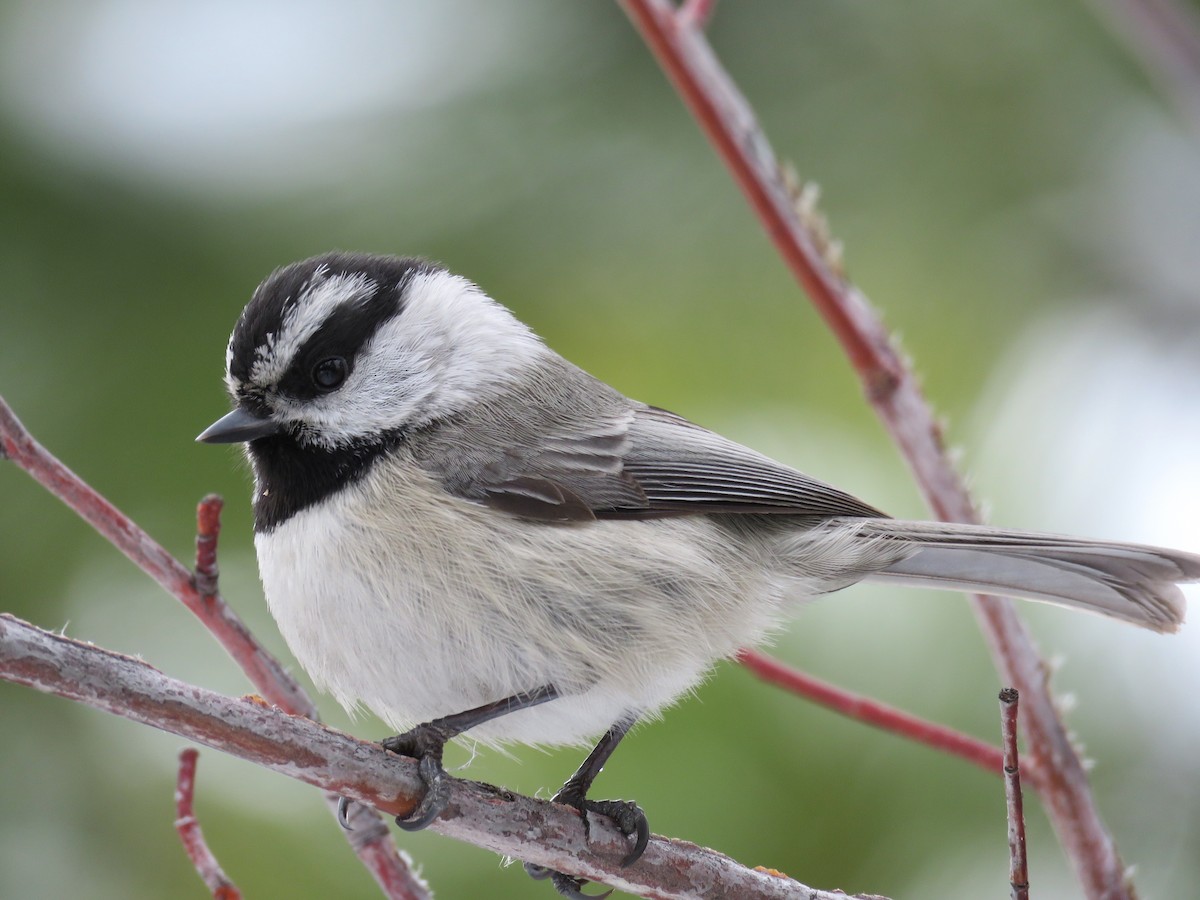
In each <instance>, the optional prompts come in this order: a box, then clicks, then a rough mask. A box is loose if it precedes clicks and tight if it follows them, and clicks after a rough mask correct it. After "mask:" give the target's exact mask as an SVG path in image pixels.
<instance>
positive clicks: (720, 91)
mask: <svg viewBox="0 0 1200 900" xmlns="http://www.w3.org/2000/svg"><path fill="white" fill-rule="evenodd" d="M620 2H621V4H622V5H623V6H624V8H625V10H626V12H627V13H628V14H629V16H630V18H631V19H632V20H633V22H634V24H635V25H636V26H637V28H638V30H639V31H640V32H641V34H642V36H643V38H644V39H645V41H646V43H647V45H648V46H649V47H650V49H651V51H652V52H653V53H654V55H655V57H656V58H657V59H658V61H659V63H660V64H661V65H662V67H663V69H664V71H665V72H666V74H667V76H668V77H669V79H670V80H671V82H672V84H674V86H675V88H676V90H677V91H678V92H679V94H680V96H681V97H682V98H683V100H684V102H685V103H686V104H687V106H688V108H689V109H690V110H691V111H692V113H693V115H694V116H695V117H696V119H697V121H698V122H699V124H700V126H701V128H702V129H703V130H704V132H705V134H707V135H708V137H709V139H710V140H711V141H712V143H713V145H714V146H715V147H716V150H717V152H718V153H719V154H720V156H721V158H722V160H723V161H724V162H725V164H726V166H727V167H728V168H729V170H730V172H731V173H732V174H733V176H734V178H735V180H736V181H737V183H738V184H739V186H740V187H741V188H742V190H743V192H744V193H745V194H746V197H747V199H748V200H749V202H750V204H751V206H752V207H753V208H754V210H755V212H756V213H757V214H758V216H759V218H760V219H761V220H762V223H763V225H764V227H765V228H766V230H767V233H768V235H769V236H770V237H771V239H772V241H773V242H774V243H775V246H776V248H777V249H778V251H779V253H780V255H781V256H782V258H783V260H784V262H785V263H786V264H787V265H788V267H789V268H790V269H791V270H792V272H793V274H794V275H795V277H796V278H797V280H798V281H799V282H800V284H801V285H802V286H803V287H804V289H805V290H806V291H807V292H808V294H809V297H810V298H811V299H812V302H813V304H814V306H815V307H816V308H817V310H818V311H819V312H820V313H821V315H822V316H823V317H824V318H825V320H826V322H827V323H828V324H829V326H830V328H831V330H832V331H833V332H834V334H835V336H836V337H837V338H838V340H839V341H840V342H841V343H842V346H843V348H844V350H845V352H846V354H847V356H848V357H849V359H850V361H851V363H852V365H853V366H854V368H855V370H856V371H857V372H858V374H859V377H860V379H861V380H862V382H863V385H864V388H865V393H866V396H867V398H868V400H869V401H870V403H871V405H872V406H873V407H874V409H875V412H876V414H877V415H879V417H880V418H881V419H882V421H883V422H884V424H885V425H886V427H887V429H888V431H889V433H890V434H891V436H892V439H893V440H894V441H895V442H896V444H897V445H898V446H899V448H900V450H901V452H902V454H903V456H904V459H905V461H906V462H907V463H908V465H909V467H910V468H911V469H912V471H913V474H914V477H915V478H916V481H917V484H918V486H919V487H920V489H921V491H922V493H923V494H924V496H925V499H926V502H927V503H928V504H929V505H930V507H931V508H932V509H933V511H934V513H935V514H936V515H937V516H938V517H940V518H942V519H945V520H948V521H960V522H975V521H978V515H977V512H976V510H975V507H974V504H973V503H972V501H971V499H970V496H969V495H968V493H967V491H966V489H965V487H964V485H963V483H962V480H961V478H960V477H959V475H958V473H957V472H956V471H955V469H954V466H953V464H952V463H951V461H950V458H949V456H948V455H947V453H946V448H945V445H944V443H943V438H942V432H941V428H940V427H939V426H938V424H937V421H936V419H935V417H934V415H933V412H932V410H931V408H930V406H929V404H928V402H927V401H926V399H925V398H924V396H923V395H922V394H921V391H920V388H919V386H918V384H917V381H916V378H915V377H914V375H913V374H912V372H911V371H910V369H909V368H908V366H907V365H906V364H905V363H904V361H903V360H902V358H901V356H900V353H899V352H898V350H897V349H896V347H895V346H894V345H893V343H892V341H891V339H890V337H889V335H888V332H887V330H886V329H885V328H884V327H883V324H882V322H881V321H880V319H879V317H878V316H877V315H876V314H875V312H874V311H873V310H872V308H871V306H870V304H869V303H868V301H867V299H866V298H865V297H864V296H863V295H862V293H860V292H859V291H858V290H857V289H855V288H854V286H853V285H851V284H850V283H849V282H848V281H847V280H846V279H845V278H844V277H843V276H842V274H841V270H840V265H839V259H838V258H837V257H838V255H837V254H836V253H831V252H829V251H830V247H831V246H832V245H831V244H830V242H829V241H828V240H826V239H825V236H824V235H822V234H819V233H815V232H814V231H813V230H811V229H810V228H809V224H808V223H809V222H810V221H811V217H808V216H806V217H804V219H802V218H801V216H800V215H799V214H798V212H797V202H796V201H797V192H796V190H795V189H794V188H795V184H794V183H790V182H789V178H788V177H787V176H786V175H785V174H784V171H783V170H782V169H781V167H780V166H779V164H778V162H777V161H776V157H775V154H774V151H773V150H772V149H771V146H770V143H769V142H768V141H767V138H766V136H765V134H764V133H763V131H762V129H761V128H760V127H759V125H758V123H757V121H756V118H755V116H754V112H753V110H752V109H751V107H750V105H749V104H748V103H747V102H746V100H745V98H744V97H742V95H741V93H740V92H739V91H738V90H737V88H736V86H735V85H734V84H733V82H732V81H731V80H730V78H729V76H728V74H727V73H726V72H725V70H724V69H723V68H722V67H721V65H720V63H719V61H718V60H717V59H716V56H715V55H714V53H713V51H712V48H711V47H710V46H709V44H708V42H707V41H706V40H705V38H704V35H703V33H702V32H700V31H698V30H697V29H694V28H688V27H685V26H681V25H680V23H679V20H678V18H677V16H678V12H677V10H676V8H675V7H674V6H673V5H671V4H670V3H668V2H665V0H620ZM972 606H973V609H974V611H975V615H976V618H977V620H978V621H979V624H980V628H981V630H982V631H983V634H984V637H985V638H986V640H987V642H988V646H989V649H990V651H991V654H992V659H993V662H994V664H995V666H996V668H997V670H998V671H999V672H1000V674H1001V677H1002V678H1003V680H1004V682H1005V683H1006V684H1011V685H1014V686H1015V687H1017V688H1018V689H1019V690H1020V692H1021V695H1022V696H1023V697H1024V699H1025V717H1024V723H1025V734H1026V737H1027V740H1028V749H1029V751H1030V757H1031V762H1032V765H1031V767H1030V773H1031V776H1032V778H1031V780H1032V783H1033V784H1034V786H1035V787H1036V788H1037V789H1038V791H1039V793H1040V794H1041V796H1042V799H1043V800H1044V802H1045V806H1046V810H1047V813H1048V814H1049V817H1050V820H1051V823H1052V824H1053V826H1054V829H1055V831H1056V833H1057V834H1058V839H1059V842H1060V843H1061V845H1062V847H1063V850H1064V852H1065V853H1066V855H1067V857H1068V858H1069V859H1070V860H1071V863H1072V865H1073V866H1074V868H1075V872H1076V875H1077V877H1078V878H1079V880H1080V882H1081V883H1082V885H1083V888H1084V890H1085V892H1086V893H1087V895H1088V896H1089V897H1097V898H1098V897H1104V898H1106V900H1132V898H1133V896H1134V892H1133V887H1132V885H1131V883H1130V882H1129V881H1128V873H1127V870H1126V868H1125V866H1124V864H1123V863H1122V862H1121V859H1120V856H1119V855H1118V853H1117V849H1116V845H1115V844H1114V842H1113V839H1112V837H1111V835H1110V834H1109V833H1108V831H1107V829H1106V828H1105V825H1104V822H1103V821H1102V819H1101V817H1100V813H1099V810H1098V809H1097V807H1096V803H1095V799H1094V798H1093V796H1092V793H1091V788H1090V786H1089V785H1088V780H1087V776H1086V774H1085V772H1084V769H1083V764H1082V763H1081V761H1080V759H1079V756H1078V754H1077V753H1076V752H1075V749H1074V747H1073V746H1072V745H1071V741H1070V740H1069V738H1068V736H1067V731H1066V728H1065V726H1064V725H1063V723H1062V720H1061V718H1060V717H1059V713H1058V709H1057V707H1056V706H1055V704H1054V701H1053V699H1052V698H1051V696H1050V692H1049V690H1048V687H1047V682H1046V671H1047V667H1046V666H1045V664H1044V662H1043V661H1042V659H1041V657H1040V656H1039V654H1038V652H1037V650H1036V648H1035V647H1034V644H1033V641H1032V639H1031V638H1030V636H1029V633H1028V632H1027V630H1026V629H1025V626H1024V623H1023V622H1022V621H1021V619H1020V617H1019V616H1018V615H1017V613H1016V610H1015V609H1014V607H1013V604H1012V603H1011V602H1009V601H1008V600H1004V599H1001V598H996V597H982V596H977V597H973V598H972Z"/></svg>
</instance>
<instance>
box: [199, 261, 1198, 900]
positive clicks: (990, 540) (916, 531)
mask: <svg viewBox="0 0 1200 900" xmlns="http://www.w3.org/2000/svg"><path fill="white" fill-rule="evenodd" d="M226 368H227V377H226V385H227V387H228V390H229V393H230V395H231V397H232V400H233V404H234V409H233V411H232V412H230V413H229V414H228V415H226V416H224V417H223V418H221V419H219V420H217V421H216V422H215V423H213V424H212V425H211V426H210V427H209V428H208V429H206V430H205V431H204V432H203V433H202V434H201V435H200V436H199V437H198V438H197V440H200V441H205V442H208V443H232V442H245V443H246V447H247V451H248V455H249V458H250V462H251V464H252V467H253V470H254V530H255V539H254V540H255V547H256V550H257V553H258V562H259V569H260V572H261V575H262V582H263V587H264V590H265V593H266V599H267V602H268V604H269V605H270V608H271V612H272V614H273V615H274V617H275V620H276V621H277V622H278V624H279V629H280V631H281V632H282V633H283V637H284V638H285V640H286V641H287V643H288V646H289V647H290V648H291V650H292V652H293V653H294V654H295V656H296V659H297V660H298V661H299V662H300V664H301V665H302V666H303V667H304V668H305V670H306V671H307V672H308V673H309V674H310V675H311V676H312V678H313V680H314V681H315V682H316V684H317V686H318V687H319V688H321V689H322V690H326V691H328V692H330V693H332V694H333V695H334V697H336V698H337V700H338V701H339V702H340V703H341V704H342V705H343V706H346V707H347V708H353V707H357V706H359V705H362V706H366V707H368V708H370V709H371V710H373V711H374V712H375V713H377V714H378V715H379V716H380V717H381V718H382V719H384V720H385V721H386V722H387V723H388V724H389V725H390V726H392V727H394V728H396V729H398V730H399V731H401V732H402V733H400V734H398V735H396V736H395V737H390V738H387V739H386V740H384V741H383V746H384V747H386V748H387V749H389V750H392V751H394V752H396V753H400V754H403V755H406V756H411V757H414V758H416V759H418V760H419V761H420V768H419V771H420V773H421V778H422V780H423V782H424V783H425V786H426V791H425V794H424V796H423V799H422V801H421V803H420V804H419V805H418V807H417V809H416V810H415V811H414V812H413V813H412V814H410V815H409V816H408V817H401V818H398V819H397V822H398V824H399V825H400V826H401V827H403V828H406V829H414V830H415V829H419V828H423V827H425V826H426V825H428V824H429V823H430V822H431V821H433V819H435V818H436V817H437V816H438V815H439V814H440V813H441V812H442V811H443V810H444V809H445V806H446V804H447V802H448V801H447V788H446V775H445V771H444V769H443V767H442V752H443V747H444V745H445V744H446V742H447V741H449V740H451V739H453V738H455V737H458V736H459V735H462V734H463V733H464V732H467V731H469V732H470V736H471V737H473V738H475V739H477V740H479V741H482V742H484V743H489V744H493V743H501V742H508V741H515V742H521V743H526V744H539V745H553V744H577V743H580V742H583V741H587V740H591V739H595V738H596V737H597V736H599V742H598V743H597V744H596V745H595V749H594V750H593V751H592V752H591V754H590V755H589V756H588V757H587V759H586V760H585V761H584V763H583V764H582V766H581V767H580V768H579V770H578V771H577V772H576V773H575V775H573V776H572V777H571V779H569V780H568V781H567V783H566V784H565V785H564V786H563V788H562V790H561V791H559V793H558V794H557V795H556V796H555V799H556V800H557V801H558V802H561V803H566V804H569V805H571V806H573V807H575V808H576V809H578V810H579V811H580V812H581V814H582V816H583V822H584V827H585V829H586V827H587V822H588V814H589V813H598V814H601V815H607V816H609V817H610V818H612V819H613V821H614V822H615V824H616V825H617V826H618V827H619V828H620V829H621V830H622V832H624V833H625V834H626V835H627V836H628V837H630V838H631V839H632V847H631V849H630V851H629V854H628V856H627V857H626V858H625V860H624V861H623V863H624V864H625V865H629V864H632V863H633V862H634V861H636V860H637V858H638V857H639V856H640V855H641V853H642V851H643V850H644V848H645V846H646V843H647V839H648V835H649V830H648V828H647V824H646V818H645V815H644V814H643V813H642V811H641V809H640V808H639V807H638V806H637V805H636V804H634V803H631V802H628V801H615V800H609V801H604V800H599V801H598V800H592V799H590V798H589V797H588V796H587V794H588V791H589V788H590V787H591V784H592V782H593V780H594V779H595V778H596V776H597V775H598V774H599V772H600V769H601V767H602V766H603V765H604V763H605V762H606V761H607V759H608V758H609V756H610V754H611V753H612V752H613V749H614V748H615V747H616V746H617V744H618V742H620V740H621V739H622V738H623V737H624V736H625V734H626V733H627V732H628V731H629V729H630V728H631V726H632V725H633V724H634V722H635V721H637V720H638V719H641V718H644V717H646V716H649V715H653V714H655V713H656V712H658V711H659V710H661V709H662V708H663V707H665V706H666V705H668V704H669V703H671V702H672V701H674V700H676V699H677V698H679V697H680V696H681V695H682V694H684V693H685V692H686V691H687V690H688V689H689V688H690V687H692V686H694V685H695V684H696V683H697V682H698V681H700V680H701V679H702V678H703V677H704V675H705V673H707V672H708V671H709V669H710V668H711V667H712V666H713V664H714V663H715V662H716V661H717V660H720V659H722V658H726V657H729V656H731V655H732V654H734V653H735V652H736V651H737V650H738V649H739V648H741V647H745V646H750V645H753V644H755V643H757V642H760V641H761V640H762V639H763V638H764V637H765V636H766V635H768V634H769V633H770V632H771V631H772V630H773V629H775V628H777V627H778V626H779V625H780V623H781V620H782V618H783V617H784V615H785V614H786V612H787V611H788V609H789V608H790V607H793V606H794V605H796V604H797V603H799V602H802V601H805V600H807V599H810V598H812V597H815V596H817V595H820V594H827V593H829V592H830V591H836V590H840V589H841V588H844V587H847V586H848V585H851V584H854V583H856V582H859V581H875V582H884V583H891V584H915V585H921V586H926V587H936V588H948V589H955V590H964V589H965V590H971V591H983V592H988V593H993V594H1003V595H1008V596H1017V597H1025V598H1032V599H1037V600H1045V601H1049V602H1051V603H1058V604H1061V605H1065V606H1072V607H1077V608H1080V609H1085V610H1090V611H1092V612H1098V613H1102V614H1104V615H1107V616H1111V617H1113V618H1117V619H1123V620H1124V621H1127V622H1132V623H1134V624H1137V625H1141V626H1143V627H1146V628H1150V629H1152V630H1154V631H1162V632H1166V631H1174V630H1175V629H1176V628H1178V626H1179V625H1180V623H1181V622H1182V621H1183V617H1184V605H1185V604H1184V598H1183V595H1182V594H1181V592H1180V591H1179V589H1178V588H1177V587H1176V583H1178V582H1187V581H1197V580H1200V556H1197V555H1194V554H1189V553H1182V552H1177V551H1173V550H1165V549H1159V548H1155V547H1145V546H1139V545H1134V544H1122V543H1112V542H1107V541H1091V540H1083V539H1079V538H1072V537H1061V536H1054V535H1046V534H1034V533H1026V532H1018V531H1007V530H1002V529H998V528H988V527H983V526H978V525H958V524H949V523H933V522H911V521H899V520H896V519H892V518H890V517H889V516H887V515H886V514H884V513H882V512H880V511H879V510H877V509H875V508H874V507H872V506H869V505H868V504H866V503H864V502H862V501H861V500H858V499H856V498H854V497H852V496H851V495H850V494H847V493H845V492H843V491H840V490H838V489H837V488H834V487H831V486H829V485H827V484H824V483H822V482H820V481H817V480H816V479H813V478H810V477H808V476H807V475H803V474H801V473H800V472H798V471H796V470H795V469H792V468H790V467H788V466H785V465H783V464H781V463H778V462H775V461H773V460H771V459H770V458H768V457H766V456H764V455H762V454H760V453H757V452H755V451H754V450H751V449H748V448H746V447H743V446H741V445H739V444H737V443H734V442H733V441H730V440H727V439H726V438H723V437H721V436H720V435H717V434H715V433H714V432H712V431H709V430H707V429H705V428H702V427H700V426H698V425H695V424H693V423H692V422H689V421H688V420H686V419H684V418H681V417H680V416H677V415H675V414H673V413H670V412H667V411H666V410H663V409H658V408H656V407H653V406H647V405H645V404H643V403H639V402H636V401H634V400H630V399H629V398H627V397H625V396H624V395H622V394H621V393H619V392H618V391H616V390H615V389H613V388H612V387H610V386H609V385H607V384H605V383H604V382H602V381H600V380H598V379H596V378H594V377H592V376H591V375H589V374H587V373H586V372H584V371H583V370H581V369H579V368H577V367H576V366H574V365H572V364H571V363H569V362H568V361H567V360H565V359H563V358H562V357H561V356H559V355H558V354H557V353H555V352H553V351H552V350H550V349H549V348H548V347H547V346H546V345H545V344H544V343H543V342H542V340H541V339H540V338H538V336H537V335H535V334H534V333H533V332H532V331H531V330H530V329H529V328H528V327H526V326H525V325H524V324H522V323H521V322H520V321H518V320H517V319H516V318H515V317H514V316H513V315H512V314H511V313H510V312H509V311H508V310H507V309H506V308H505V307H503V306H501V305H500V304H499V303H497V302H496V301H494V300H492V299H491V298H490V297H488V296H487V295H486V294H485V293H484V292H483V291H482V290H480V288H478V287H477V286H476V285H474V284H472V283H471V282H470V281H468V280H466V279H465V278H462V277H460V276H458V275H455V274H452V273H451V272H449V271H447V270H446V269H444V268H442V267H441V266H439V265H436V264H434V263H431V262H426V261H424V260H420V259H411V258H398V257H391V256H374V255H366V254H359V253H329V254H325V255H322V256H317V257H314V258H312V259H308V260H304V261H302V262H297V263H293V264H292V265H288V266H284V267H283V268H281V269H278V270H276V271H275V272H274V273H272V274H271V275H270V277H268V278H267V279H266V280H265V281H264V282H263V283H262V284H260V285H259V286H258V288H257V290H255V292H254V295H253V296H252V297H251V299H250V302H249V304H248V305H247V306H246V308H245V310H244V311H243V312H242V314H241V317H240V318H239V319H238V322H237V325H236V327H235V328H234V331H233V335H232V337H231V338H230V341H229V347H228V351H227V353H226ZM529 868H531V870H533V873H534V874H537V875H541V876H544V875H546V874H549V875H550V876H551V877H552V880H553V884H554V886H555V887H556V888H557V889H558V890H559V892H560V893H563V894H565V895H567V896H579V895H580V893H579V888H580V887H581V886H582V884H583V882H582V881H581V880H579V879H575V878H572V877H569V876H566V875H562V874H560V873H546V872H545V871H544V870H537V869H536V867H529Z"/></svg>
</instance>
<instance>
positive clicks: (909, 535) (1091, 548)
mask: <svg viewBox="0 0 1200 900" xmlns="http://www.w3.org/2000/svg"><path fill="white" fill-rule="evenodd" d="M863 524H864V527H863V529H862V531H861V532H860V533H861V534H862V535H863V536H871V537H879V538H885V539H892V540H897V539H898V540H901V541H905V542H911V543H912V544H914V545H915V547H916V552H914V553H913V554H912V555H910V556H907V557H906V558H904V559H901V560H900V561H898V562H894V563H892V564H890V565H889V566H888V567H887V568H885V569H882V570H880V571H877V572H875V573H873V574H871V575H869V576H867V578H868V580H870V581H883V582H891V583H904V584H911V585H917V586H924V587H933V588H944V589H947V590H966V591H975V592H980V593H988V594H1001V595H1004V596H1009V597H1024V598H1026V599H1030V600H1045V601H1047V602H1050V603H1057V604H1061V605H1064V606H1072V607H1077V608H1080V609H1086V610H1090V611H1092V612H1097V613H1101V614H1103V615H1106V616H1111V617H1112V618H1115V619H1123V620H1125V621H1126V622H1132V623H1134V624H1135V625H1141V626H1142V627H1144V628H1150V629H1153V630H1154V631H1164V632H1165V631H1175V630H1176V629H1178V628H1179V626H1180V625H1181V624H1183V618H1184V609H1185V606H1186V601H1185V599H1184V596H1183V593H1182V592H1181V591H1180V590H1179V588H1178V587H1176V584H1178V583H1180V582H1189V581H1200V555H1196V554H1193V553H1183V552H1180V551H1177V550H1164V549H1162V548H1159V547H1145V546H1141V545H1138V544H1120V543H1113V542H1109V541H1089V540H1084V539H1081V538H1071V537H1060V536H1058V535H1052V534H1036V533H1031V532H1020V531H1008V530H1005V529H1001V528H989V527H986V526H981V525H957V524H944V523H938V522H901V521H895V520H886V519H881V520H874V521H871V522H870V523H863Z"/></svg>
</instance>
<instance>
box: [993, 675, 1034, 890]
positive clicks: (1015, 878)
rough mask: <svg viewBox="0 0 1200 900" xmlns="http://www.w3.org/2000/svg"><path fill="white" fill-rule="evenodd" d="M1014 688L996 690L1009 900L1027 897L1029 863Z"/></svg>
mask: <svg viewBox="0 0 1200 900" xmlns="http://www.w3.org/2000/svg"><path fill="white" fill-rule="evenodd" d="M1019 699H1020V694H1018V693H1017V691H1016V689H1014V688H1004V690H1002V691H1001V692H1000V735H1001V738H1002V739H1003V742H1004V805H1005V807H1006V808H1007V810H1008V881H1009V884H1010V885H1012V893H1011V897H1012V900H1029V863H1028V860H1027V858H1026V854H1025V801H1024V798H1023V797H1022V795H1021V764H1020V762H1019V757H1018V755H1017V706H1018V701H1019Z"/></svg>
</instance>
